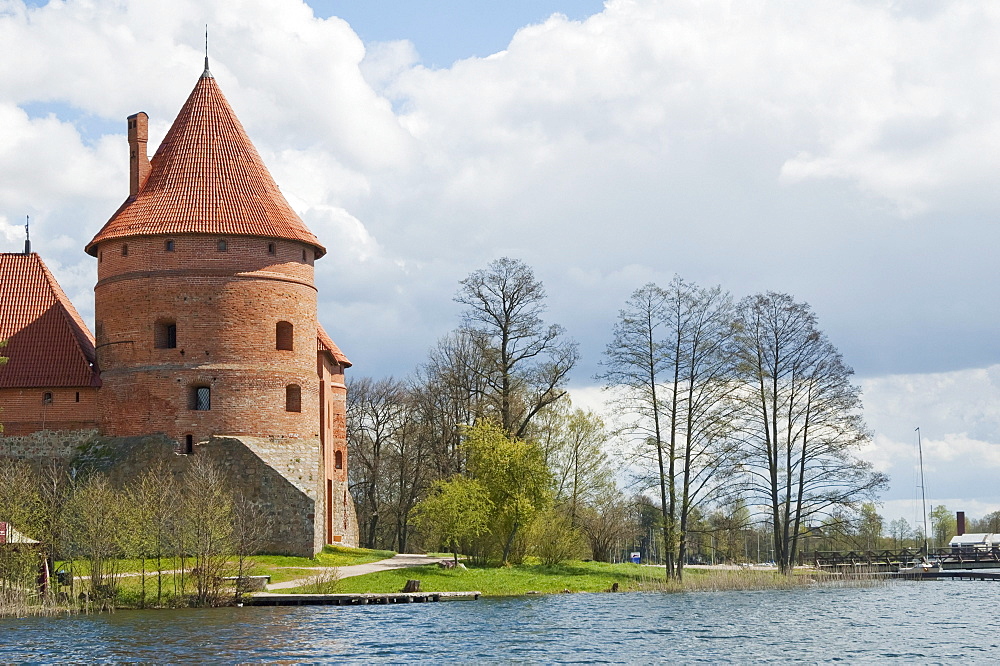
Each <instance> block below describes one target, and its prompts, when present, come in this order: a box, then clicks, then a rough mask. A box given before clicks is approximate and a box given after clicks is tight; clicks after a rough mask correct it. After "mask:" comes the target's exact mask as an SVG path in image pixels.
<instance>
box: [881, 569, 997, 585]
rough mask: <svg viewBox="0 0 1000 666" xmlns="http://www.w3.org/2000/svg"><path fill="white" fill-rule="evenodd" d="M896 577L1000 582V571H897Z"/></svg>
mask: <svg viewBox="0 0 1000 666" xmlns="http://www.w3.org/2000/svg"><path fill="white" fill-rule="evenodd" d="M893 577H894V578H903V579H907V578H913V579H916V580H942V579H947V580H992V581H998V582H1000V573H995V572H992V571H926V572H924V571H921V572H919V573H899V572H897V573H895V574H894V575H893Z"/></svg>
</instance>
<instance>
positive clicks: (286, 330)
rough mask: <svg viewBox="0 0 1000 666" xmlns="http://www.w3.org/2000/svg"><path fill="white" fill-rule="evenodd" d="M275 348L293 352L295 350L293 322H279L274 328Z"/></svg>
mask: <svg viewBox="0 0 1000 666" xmlns="http://www.w3.org/2000/svg"><path fill="white" fill-rule="evenodd" d="M274 348H275V349H279V350H284V351H292V350H293V349H294V348H295V327H294V326H292V324H291V322H287V321H279V322H278V323H277V324H276V325H275V327H274Z"/></svg>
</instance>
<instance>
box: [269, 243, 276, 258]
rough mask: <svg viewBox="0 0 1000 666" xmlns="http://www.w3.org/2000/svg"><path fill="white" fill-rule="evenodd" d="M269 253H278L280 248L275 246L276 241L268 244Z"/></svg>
mask: <svg viewBox="0 0 1000 666" xmlns="http://www.w3.org/2000/svg"><path fill="white" fill-rule="evenodd" d="M267 253H268V254H270V255H274V254H277V253H278V250H277V248H276V247H275V246H274V243H268V244H267Z"/></svg>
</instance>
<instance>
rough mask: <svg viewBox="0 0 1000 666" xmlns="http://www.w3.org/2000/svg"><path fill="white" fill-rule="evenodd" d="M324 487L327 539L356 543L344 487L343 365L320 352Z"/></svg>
mask: <svg viewBox="0 0 1000 666" xmlns="http://www.w3.org/2000/svg"><path fill="white" fill-rule="evenodd" d="M318 362H319V374H320V396H321V398H320V399H321V402H320V417H321V420H322V427H321V441H322V446H323V449H322V450H323V461H322V462H323V487H324V489H325V490H324V494H325V496H326V497H325V500H326V502H327V504H328V505H329V507H330V510H329V512H328V513H327V520H326V524H325V526H324V529H325V533H326V541H327V543H339V544H343V545H345V546H357V545H358V529H357V516H356V514H355V510H354V500H353V499H352V498H351V494H350V493H349V492H348V490H347V386H346V385H345V383H344V368H343V366H341V365H340V364H339V363H336V362H334V361H333V360H332V359H331V358H330V357H329V356H328V355H327V354H320V355H319V360H318Z"/></svg>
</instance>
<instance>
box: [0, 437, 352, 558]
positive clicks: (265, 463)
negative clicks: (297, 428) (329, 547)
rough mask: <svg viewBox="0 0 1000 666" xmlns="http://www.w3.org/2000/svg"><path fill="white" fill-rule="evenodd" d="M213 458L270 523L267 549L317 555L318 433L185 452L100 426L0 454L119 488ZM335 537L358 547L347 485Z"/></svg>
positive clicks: (339, 491) (224, 440) (0, 446)
mask: <svg viewBox="0 0 1000 666" xmlns="http://www.w3.org/2000/svg"><path fill="white" fill-rule="evenodd" d="M200 456H204V457H207V458H209V459H210V460H212V462H213V463H215V464H216V465H217V466H218V467H219V468H220V469H221V471H222V473H223V476H225V478H226V479H227V480H228V483H229V485H230V488H231V490H232V491H233V492H234V493H237V494H240V495H242V496H243V497H245V498H246V499H247V500H248V501H249V502H250V503H251V505H253V506H254V507H255V508H256V509H257V511H258V512H259V514H260V516H261V518H262V520H265V521H267V524H268V525H269V527H270V530H269V538H267V539H266V541H265V543H264V545H263V547H262V549H261V550H262V552H266V553H276V554H284V555H298V556H302V557H311V556H312V555H314V554H316V553H317V552H319V551H320V550H321V549H322V548H323V545H324V542H325V540H326V539H325V535H326V531H325V528H326V525H325V518H324V517H325V515H326V513H325V508H326V492H324V478H323V477H324V473H323V472H324V470H323V461H322V452H321V449H320V446H319V440H318V438H297V437H295V438H291V437H290V438H280V437H212V438H211V439H209V440H208V441H207V442H201V443H199V444H197V445H196V446H195V451H194V454H193V455H181V454H180V453H179V449H178V446H177V443H176V442H175V441H174V440H173V439H171V438H169V437H167V436H166V435H163V434H160V435H151V436H143V437H99V436H98V435H97V432H96V431H93V430H91V431H86V432H70V433H65V432H62V433H60V432H52V431H46V432H39V433H33V434H31V435H26V436H24V437H3V438H0V457H7V458H17V459H22V460H24V459H27V460H38V461H40V460H46V459H58V460H62V461H65V462H66V463H67V464H69V465H70V466H71V467H73V468H76V469H77V470H80V471H81V472H86V471H96V472H101V473H104V474H107V475H108V478H109V479H110V480H111V481H112V483H115V484H116V485H123V484H124V483H126V482H128V481H131V480H133V479H136V478H137V477H139V476H141V475H142V474H143V473H144V472H145V471H146V470H148V469H150V468H151V467H153V466H156V465H161V466H162V467H163V468H164V469H165V470H166V471H167V472H168V473H170V474H174V475H175V476H179V475H181V474H182V473H183V472H184V471H185V470H186V469H187V467H188V466H189V465H190V464H191V462H192V460H194V459H195V457H200ZM333 499H334V504H333V515H334V518H333V523H334V532H335V534H336V535H337V536H340V539H339V540H336V539H335V540H334V542H335V543H339V544H342V545H347V546H357V544H358V537H357V517H356V516H355V513H354V502H353V500H352V499H351V496H350V493H348V492H347V484H346V483H337V484H335V485H334V495H333Z"/></svg>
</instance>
